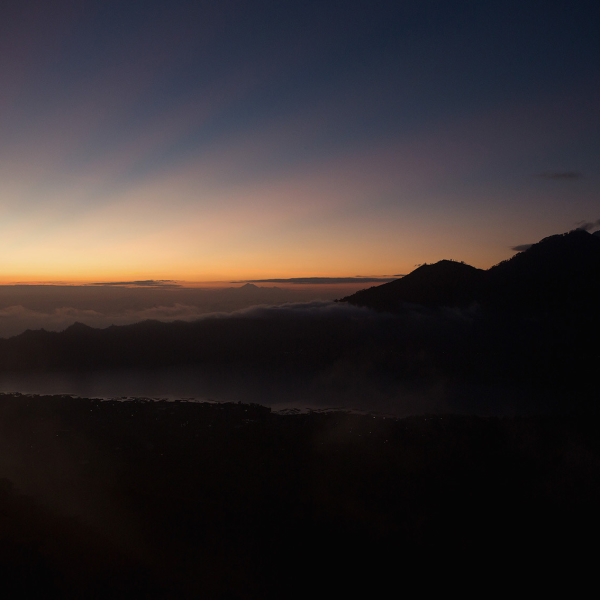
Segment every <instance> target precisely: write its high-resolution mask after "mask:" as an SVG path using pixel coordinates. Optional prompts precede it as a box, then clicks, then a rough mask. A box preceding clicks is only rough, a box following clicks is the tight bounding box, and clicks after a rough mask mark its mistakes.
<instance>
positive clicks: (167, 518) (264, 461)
mask: <svg viewBox="0 0 600 600" xmlns="http://www.w3.org/2000/svg"><path fill="white" fill-rule="evenodd" d="M356 305H359V306H356ZM598 306H600V237H599V236H597V235H591V234H589V233H586V232H584V231H574V232H570V233H568V234H565V235H561V236H552V237H550V238H546V239H545V240H542V241H541V242H539V243H538V244H534V245H533V246H531V247H530V248H529V249H527V250H525V251H524V252H521V253H519V254H517V255H516V256H515V257H513V258H512V259H510V260H509V261H505V262H503V263H500V264H499V265H496V266H495V267H493V268H491V269H489V270H487V271H482V270H478V269H475V268H473V267H469V266H468V265H464V264H462V263H456V262H451V261H441V262H440V263H437V264H435V265H426V266H423V267H420V268H419V269H417V270H416V271H414V272H413V273H411V274H410V275H408V276H406V277H405V278H403V279H401V280H397V281H394V282H391V283H388V284H384V285H381V286H379V287H376V288H371V289H369V290H364V291H362V292H359V293H357V294H354V295H353V296H350V297H348V298H345V299H344V302H342V303H338V304H333V303H331V304H326V303H312V304H304V305H289V306H284V307H278V308H274V307H271V308H265V307H263V308H260V309H256V310H253V311H248V312H245V313H243V314H234V315H229V316H226V317H225V316H221V317H213V318H207V319H204V320H199V321H196V322H191V323H184V322H174V323H159V322H155V321H147V322H143V323H138V324H134V325H128V326H122V327H115V326H113V327H109V328H107V329H93V328H90V327H87V326H85V325H81V324H78V325H74V326H72V327H70V328H68V329H67V330H65V331H63V332H61V333H51V332H46V331H43V330H42V331H27V332H25V333H23V334H22V335H19V336H15V337H13V338H10V339H3V340H0V371H3V372H22V373H25V374H27V373H33V372H53V371H60V370H61V369H71V370H73V371H79V372H82V371H86V370H91V369H95V368H99V367H101V368H105V369H108V370H109V371H110V369H113V368H114V369H118V368H123V367H143V368H146V369H159V368H161V367H164V366H168V365H181V364H184V365H185V364H191V365H202V366H203V367H206V368H211V369H213V370H214V372H215V373H219V374H221V376H222V377H225V378H229V379H232V378H235V373H237V372H238V371H239V372H241V371H242V370H244V369H245V370H246V372H249V373H259V372H260V373H262V374H263V375H264V376H265V380H266V381H269V380H270V379H269V378H270V377H278V378H279V379H283V380H288V381H290V382H292V383H291V384H290V385H295V384H293V382H303V381H313V380H314V381H316V382H323V381H334V383H335V385H337V386H338V387H339V389H338V391H339V390H344V389H347V390H348V392H349V393H350V392H351V391H352V390H353V389H354V388H357V387H360V386H361V385H362V386H363V389H364V390H367V391H368V390H370V389H372V390H373V393H375V391H381V389H383V388H384V387H385V386H387V388H385V389H387V390H388V392H389V394H390V399H391V402H392V403H393V402H396V401H397V402H398V403H400V402H401V400H402V397H401V395H399V392H398V390H399V389H404V391H406V390H407V389H410V388H411V386H412V387H413V388H414V389H416V390H418V389H424V387H419V386H424V384H426V383H429V384H432V385H433V384H437V383H440V385H443V387H444V389H448V390H454V392H453V393H454V396H455V398H456V399H457V403H456V404H447V405H446V406H450V407H451V408H452V407H453V406H455V407H457V410H456V411H453V410H450V412H455V413H458V412H462V413H463V414H462V415H460V414H441V413H440V414H436V415H422V416H414V417H409V418H403V419H399V418H391V417H387V418H386V417H384V416H374V415H371V414H356V413H351V412H339V411H338V412H309V413H307V414H298V413H292V414H277V413H273V412H271V411H270V409H268V408H266V407H263V406H259V405H257V404H252V405H250V404H240V403H236V404H233V403H225V404H208V403H203V404H202V403H192V402H174V403H173V402H164V401H163V402H152V401H141V400H133V399H129V400H127V401H99V400H86V399H81V398H71V397H67V396H55V397H42V396H39V397H34V396H23V395H3V396H0V415H1V418H0V428H1V432H0V477H3V479H2V480H1V481H0V536H1V543H0V568H1V569H2V581H3V585H4V589H6V590H16V591H17V592H19V593H21V594H24V593H25V592H29V593H30V594H35V595H37V596H48V595H60V596H62V597H74V598H83V597H85V598H88V597H90V598H91V597H102V598H105V597H124V598H125V597H127V598H132V597H143V598H151V597H157V598H164V597H177V598H181V597H189V598H267V597H272V598H287V597H297V596H300V595H302V596H306V595H310V596H318V597H320V596H323V595H328V596H334V597H340V596H343V595H350V594H353V595H356V594H362V595H364V596H366V595H369V596H375V597H379V596H382V595H383V594H384V592H385V593H386V594H387V593H389V591H390V590H393V593H395V594H398V595H399V594H400V593H404V591H406V590H407V589H411V588H412V587H414V586H419V588H422V589H421V591H422V593H426V592H427V591H428V590H429V591H431V590H433V589H434V588H436V589H443V590H444V591H446V592H448V591H450V590H455V589H460V590H461V591H465V590H470V591H472V592H473V593H477V594H478V596H480V595H483V594H485V595H487V593H488V592H489V590H491V589H493V590H499V589H501V588H505V589H506V590H510V592H511V593H514V591H515V589H517V588H515V586H517V585H518V586H519V588H518V589H519V590H521V591H523V592H525V591H527V590H529V591H530V592H531V593H535V592H536V591H537V592H539V591H540V590H542V589H544V588H547V587H552V588H553V589H554V590H557V589H560V588H559V585H560V584H561V583H562V584H565V585H566V586H567V588H565V589H568V590H569V592H570V593H573V592H577V591H578V587H579V586H581V585H582V583H583V582H584V581H585V580H586V578H588V577H589V574H591V573H593V572H594V568H595V562H594V561H595V556H596V554H595V550H594V549H592V550H591V551H590V550H589V547H590V545H591V544H593V543H594V541H595V539H596V538H597V536H598V533H600V531H599V530H600V527H599V517H598V506H599V505H600V435H599V434H598V431H599V426H600V415H599V410H598V408H599V404H598V392H597V390H598V381H599V380H598V375H599V373H600V346H599V345H598V341H597V332H598V331H599V330H600V316H599V311H598ZM334 375H335V377H337V379H335V377H334ZM400 384H402V385H403V386H404V388H400V387H394V386H397V385H400ZM340 386H341V387H340ZM344 386H346V387H344ZM378 386H379V387H378ZM500 388H502V389H503V390H504V396H506V395H508V396H512V400H511V402H512V404H511V408H510V410H509V411H507V412H505V413H494V411H493V410H490V408H492V409H493V407H490V405H491V404H493V403H494V402H496V400H495V399H494V398H495V397H494V396H493V395H491V394H490V393H489V391H490V390H494V389H500ZM306 389H310V388H308V387H307V388H306ZM313 389H317V388H313ZM327 389H329V388H326V387H323V388H322V391H323V390H327ZM465 390H471V391H473V390H475V392H477V390H479V392H478V393H479V397H478V398H476V402H475V403H471V404H470V405H469V406H470V407H471V409H470V414H464V412H465V406H467V404H465V403H464V402H463V403H462V404H461V402H462V401H463V400H462V396H463V394H464V393H465V392H464V391H465ZM486 390H487V391H486ZM417 399H418V396H417ZM123 400H125V399H123ZM528 402H529V403H528ZM417 406H418V404H417ZM420 406H424V404H421V405H420ZM486 407H487V408H486ZM459 408H460V410H459ZM421 412H423V411H421ZM482 414H506V415H507V416H503V417H483V416H475V415H482ZM482 581H483V582H485V583H483V584H482V583H481V582H482ZM523 581H525V582H526V583H525V584H523ZM482 586H483V587H482ZM524 586H527V587H524ZM420 593H421V592H420Z"/></svg>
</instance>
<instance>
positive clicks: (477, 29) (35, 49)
mask: <svg viewBox="0 0 600 600" xmlns="http://www.w3.org/2000/svg"><path fill="white" fill-rule="evenodd" d="M8 4H9V3H2V8H0V82H1V83H0V216H1V218H0V228H1V231H0V280H2V281H17V280H18V281H33V280H37V281H39V280H57V279H60V280H72V281H79V280H81V281H102V280H115V279H151V278H154V279H179V280H189V281H202V280H221V279H251V278H252V279H263V278H274V277H282V278H283V277H305V276H353V275H357V274H361V275H377V274H380V275H390V274H397V273H406V272H410V271H411V270H413V269H414V267H415V265H416V264H419V263H423V262H434V261H436V260H439V259H442V258H452V259H456V260H464V261H466V262H468V263H470V264H473V265H475V266H478V267H485V268H487V267H489V266H491V265H492V264H494V263H496V262H498V261H500V260H503V259H505V258H508V257H509V256H511V250H510V248H511V246H514V245H518V244H525V243H530V242H535V241H538V240H539V239H540V238H542V237H544V236H547V235H551V234H554V233H560V232H564V231H567V230H569V229H572V228H574V227H575V226H577V224H578V223H579V222H581V221H596V220H597V219H598V218H599V217H600V168H599V166H600V67H599V65H600V35H598V31H600V19H599V12H598V11H599V9H598V7H597V2H577V1H570V2H551V1H543V2H528V1H524V0H520V1H518V2H510V1H506V2H492V3H490V2H481V1H476V2H452V1H443V2H427V1H424V0H420V1H414V2H413V1H410V2H402V1H400V0H396V1H395V2H377V1H374V0H370V1H368V2H355V1H352V0H344V1H341V2H337V1H326V0H320V1H318V2H311V1H307V0H304V1H302V2H292V1H290V2H282V1H281V0H279V1H276V2H275V1H273V2H270V1H248V0H246V1H239V0H232V1H228V0H219V1H214V2H213V1H211V2H202V1H198V0H196V1H194V2H177V1H174V0H171V1H169V2H152V1H150V0H144V1H140V2H137V1H127V2H123V1H119V2H111V1H107V0H102V1H101V2H85V1H81V2H78V1H75V0H74V1H65V2H54V1H52V0H45V1H40V2H28V1H22V2H14V3H10V4H12V6H8Z"/></svg>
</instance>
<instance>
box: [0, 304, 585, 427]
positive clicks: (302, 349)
mask: <svg viewBox="0 0 600 600" xmlns="http://www.w3.org/2000/svg"><path fill="white" fill-rule="evenodd" d="M590 360H593V356H592V355H590V354H589V353H587V351H586V350H585V348H584V347H583V346H582V345H581V340H580V339H579V338H578V337H577V335H573V330H572V328H569V327H565V325H564V323H562V322H556V323H555V322H553V321H551V320H550V321H548V320H547V319H546V320H544V319H541V320H540V319H538V320H532V319H523V318H520V317H517V316H513V317H511V318H509V317H507V316H506V315H505V316H503V317H502V318H500V317H497V316H496V317H495V316H494V315H490V314H486V313H484V312H483V311H482V310H481V309H480V308H478V307H476V306H474V307H472V308H470V309H464V310H458V309H426V308H423V307H417V306H414V305H413V306H411V305H406V307H405V309H404V310H403V311H401V312H399V313H398V314H389V313H380V312H376V311H373V310H370V309H367V308H360V307H355V306H351V305H348V304H345V303H333V302H308V303H294V304H284V305H281V306H256V307H252V308H247V309H244V310H239V311H235V312H232V313H229V314H227V313H218V314H209V315H205V316H203V317H201V318H196V319H195V320H190V321H187V322H184V321H181V320H178V321H173V322H171V323H165V322H158V321H144V322H140V323H136V324H132V325H126V326H120V327H116V326H112V327H108V328H106V329H93V328H90V327H86V326H83V325H75V326H72V327H70V328H68V329H67V330H65V331H63V332H62V333H54V332H47V331H29V332H26V333H24V334H21V335H19V336H16V337H13V338H10V339H7V340H0V391H5V392H15V391H17V392H21V393H40V394H62V393H67V394H74V395H78V396H82V397H103V398H111V397H130V396H133V397H152V398H172V399H175V398H185V397H188V398H195V399H199V400H214V401H227V402H231V401H234V402H238V401H241V402H255V403H259V404H263V405H269V406H272V407H275V408H279V409H284V408H292V409H303V408H313V409H318V408H335V407H338V408H346V409H355V410H362V411H374V412H382V413H386V414H395V415H409V414H423V413H428V412H429V413H446V412H455V413H461V412H462V413H470V414H513V413H518V412H528V411H531V410H535V411H539V410H552V409H554V408H555V407H556V404H557V403H560V399H561V398H564V397H565V394H566V393H567V392H569V391H573V390H576V389H577V390H579V388H580V387H581V386H582V384H585V381H584V378H583V376H582V374H583V373H584V372H585V371H586V369H588V370H589V366H590V365H589V364H588V363H589V361H590ZM579 391H581V390H579Z"/></svg>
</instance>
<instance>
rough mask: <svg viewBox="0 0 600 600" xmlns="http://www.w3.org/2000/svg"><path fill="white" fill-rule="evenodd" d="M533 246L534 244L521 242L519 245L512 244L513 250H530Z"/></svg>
mask: <svg viewBox="0 0 600 600" xmlns="http://www.w3.org/2000/svg"><path fill="white" fill-rule="evenodd" d="M531 246H533V244H520V245H518V246H512V247H511V250H514V251H515V252H525V250H529V248H531Z"/></svg>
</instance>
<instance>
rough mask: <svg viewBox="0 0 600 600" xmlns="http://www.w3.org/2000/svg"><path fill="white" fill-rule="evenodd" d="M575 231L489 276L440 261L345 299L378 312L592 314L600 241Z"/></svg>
mask: <svg viewBox="0 0 600 600" xmlns="http://www.w3.org/2000/svg"><path fill="white" fill-rule="evenodd" d="M597 233H598V232H596V233H595V234H590V233H588V232H587V231H584V230H580V229H576V230H573V231H570V232H568V233H564V234H558V235H553V236H549V237H546V238H544V239H542V240H540V241H539V242H537V243H536V244H532V245H531V247H529V248H528V249H527V250H524V251H522V252H518V253H517V254H515V256H513V257H512V258H510V259H508V260H505V261H502V262H500V263H498V264H497V265H494V266H492V267H490V268H489V269H487V270H483V269H476V268H475V267H471V266H470V265H466V264H464V263H460V262H456V261H449V260H441V261H439V262H437V263H434V264H432V265H422V266H420V267H419V268H417V269H415V270H414V271H412V272H411V273H409V274H408V275H406V276H405V277H403V278H402V279H397V280H395V281H392V282H390V283H386V284H383V285H380V286H375V287H372V288H369V289H366V290H360V291H359V292H356V293H355V294H352V295H350V296H346V297H345V298H341V299H340V300H339V302H348V303H349V304H353V305H355V306H363V307H367V308H372V309H375V310H378V311H388V312H397V311H399V310H402V308H403V307H404V306H405V305H407V304H419V305H422V306H427V307H432V308H433V307H437V308H441V307H448V308H467V307H469V306H472V305H480V306H484V307H487V308H493V309H503V310H511V311H518V312H530V313H531V312H540V311H542V312H543V311H547V310H551V311H557V310H574V309H578V310H581V309H584V310H590V309H592V308H593V307H594V306H597V305H598V304H599V303H600V236H598V235H596V234H597Z"/></svg>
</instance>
